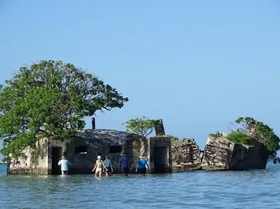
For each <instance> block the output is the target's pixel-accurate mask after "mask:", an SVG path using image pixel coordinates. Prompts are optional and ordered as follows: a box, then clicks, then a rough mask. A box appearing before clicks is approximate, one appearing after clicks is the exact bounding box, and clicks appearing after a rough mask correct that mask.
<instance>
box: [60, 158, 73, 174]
mask: <svg viewBox="0 0 280 209" xmlns="http://www.w3.org/2000/svg"><path fill="white" fill-rule="evenodd" d="M58 165H59V166H61V175H67V174H68V173H69V168H70V166H71V163H70V162H69V161H68V160H67V159H66V156H65V154H63V155H62V158H61V160H60V161H59V162H58Z"/></svg>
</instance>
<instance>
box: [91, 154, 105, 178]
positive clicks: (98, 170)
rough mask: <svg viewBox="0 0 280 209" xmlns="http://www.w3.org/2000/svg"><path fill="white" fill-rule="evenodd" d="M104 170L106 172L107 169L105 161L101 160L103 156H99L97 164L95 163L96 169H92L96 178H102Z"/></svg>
mask: <svg viewBox="0 0 280 209" xmlns="http://www.w3.org/2000/svg"><path fill="white" fill-rule="evenodd" d="M103 168H104V169H105V170H106V167H105V165H104V162H103V160H101V156H100V155H98V157H97V160H96V162H95V166H94V168H93V169H92V172H94V171H95V176H96V177H101V175H102V169H103Z"/></svg>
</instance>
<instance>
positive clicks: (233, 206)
mask: <svg viewBox="0 0 280 209" xmlns="http://www.w3.org/2000/svg"><path fill="white" fill-rule="evenodd" d="M5 169H6V168H5V166H3V165H1V168H0V208H1V209H6V208H7V209H9V208H11V209H12V208H13V209H14V208H25V209H27V208H40V209H43V208H46V209H54V208H60V209H62V208H102V209H105V208H116V209H118V208H128V209H130V208H134V209H136V208H141V209H142V208H143V209H144V208H145V209H146V208H147V209H149V208H157V209H163V208H190V209H202V208H203V209H204V208H207V209H212V208H213V209H214V208H215V209H218V208H221V209H222V208H223V209H224V208H226V209H237V208H238V209H239V208H240V209H253V208H254V209H266V208H269V209H278V208H279V209H280V164H278V165H273V164H269V165H268V168H267V169H266V170H252V171H241V172H204V171H195V172H186V173H174V174H166V175H146V176H140V175H130V176H128V177H123V176H121V175H115V176H112V177H109V178H106V177H102V178H101V179H99V178H95V177H94V176H93V175H72V176H65V177H62V176H6V175H5Z"/></svg>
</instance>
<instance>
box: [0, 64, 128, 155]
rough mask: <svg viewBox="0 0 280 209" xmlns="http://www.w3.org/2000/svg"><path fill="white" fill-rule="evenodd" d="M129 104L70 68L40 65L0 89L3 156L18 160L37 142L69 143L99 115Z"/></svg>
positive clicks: (92, 78)
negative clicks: (46, 138) (72, 137)
mask: <svg viewBox="0 0 280 209" xmlns="http://www.w3.org/2000/svg"><path fill="white" fill-rule="evenodd" d="M127 101H128V99H127V98H125V97H123V96H122V95H120V94H119V93H118V91H117V90H116V89H115V88H113V87H111V86H110V85H106V84H104V83H103V81H101V80H99V79H98V78H97V77H96V76H93V75H91V74H89V73H86V72H85V71H84V70H82V69H79V68H77V67H75V66H74V65H73V64H69V63H63V62H61V61H52V60H49V61H41V62H39V63H35V64H32V65H31V66H30V67H28V66H26V67H21V68H20V69H19V72H18V73H17V74H16V75H15V76H14V77H13V78H12V79H11V80H8V81H6V83H5V85H3V86H1V88H0V111H1V113H2V114H1V116H0V136H2V137H5V140H4V142H3V149H2V153H3V154H4V156H6V157H7V156H8V155H10V154H11V155H12V156H13V157H17V156H19V155H20V154H21V151H22V149H24V148H25V147H27V146H33V145H35V143H36V141H37V140H38V136H40V137H48V138H50V139H53V140H61V141H65V140H68V139H69V138H70V137H71V136H73V135H74V134H75V133H76V131H78V130H81V129H83V128H84V126H85V122H84V117H87V116H92V115H94V114H95V112H96V111H98V110H101V111H102V110H111V109H112V108H116V107H118V108H122V107H123V105H124V103H125V102H127Z"/></svg>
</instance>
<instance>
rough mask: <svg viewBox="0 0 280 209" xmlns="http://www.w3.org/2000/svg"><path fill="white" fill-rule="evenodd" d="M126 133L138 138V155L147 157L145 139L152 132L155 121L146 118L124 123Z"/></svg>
mask: <svg viewBox="0 0 280 209" xmlns="http://www.w3.org/2000/svg"><path fill="white" fill-rule="evenodd" d="M125 124H126V131H127V132H128V133H133V134H136V135H137V136H139V138H140V141H141V148H140V155H141V156H144V157H147V148H148V144H147V137H148V136H149V135H150V134H151V133H152V132H153V131H154V128H155V126H156V125H157V121H156V120H152V119H149V118H146V117H141V118H134V119H130V120H129V121H127V122H126V123H125Z"/></svg>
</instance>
